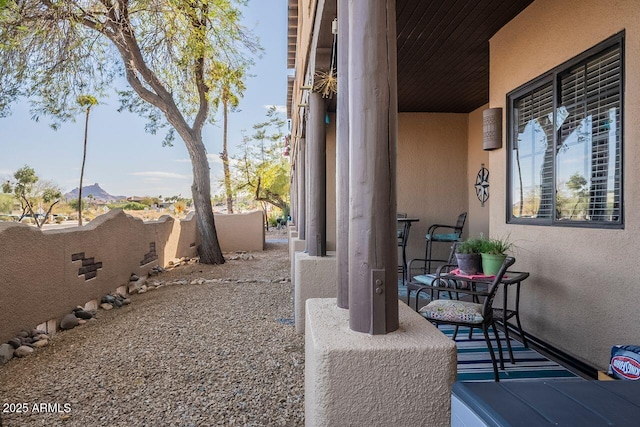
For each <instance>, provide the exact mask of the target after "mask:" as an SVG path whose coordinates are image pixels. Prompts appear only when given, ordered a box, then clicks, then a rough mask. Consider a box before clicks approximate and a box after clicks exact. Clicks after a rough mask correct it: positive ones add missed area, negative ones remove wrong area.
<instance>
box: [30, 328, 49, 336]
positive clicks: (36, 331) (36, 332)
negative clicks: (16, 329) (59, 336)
mask: <svg viewBox="0 0 640 427" xmlns="http://www.w3.org/2000/svg"><path fill="white" fill-rule="evenodd" d="M46 333H47V331H43V330H42V329H32V330H31V336H32V337H35V336H36V335H42V334H46Z"/></svg>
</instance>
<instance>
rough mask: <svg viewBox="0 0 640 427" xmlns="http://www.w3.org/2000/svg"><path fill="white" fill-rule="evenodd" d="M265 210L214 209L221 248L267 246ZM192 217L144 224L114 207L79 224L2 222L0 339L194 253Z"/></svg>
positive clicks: (8, 337)
mask: <svg viewBox="0 0 640 427" xmlns="http://www.w3.org/2000/svg"><path fill="white" fill-rule="evenodd" d="M262 224H263V215H262V213H261V212H252V213H249V214H240V215H216V228H217V231H218V234H219V241H220V246H221V248H222V251H223V252H230V251H238V250H245V251H257V250H263V248H264V231H263V225H262ZM198 243H199V239H198V233H197V225H196V221H195V217H194V216H193V215H190V216H189V217H187V219H185V220H179V221H176V220H174V219H173V218H171V217H169V216H163V217H161V218H160V219H159V220H158V221H152V222H146V223H145V222H142V220H139V219H135V218H132V217H130V216H128V215H126V214H125V213H124V212H123V211H121V210H113V211H110V212H109V213H107V214H105V215H102V216H100V217H98V218H96V219H95V220H94V221H92V222H90V223H89V224H87V225H85V226H84V227H82V228H69V229H61V230H50V231H40V230H38V229H36V228H34V227H31V226H28V225H24V224H15V223H0V343H2V342H6V341H7V340H8V339H10V338H12V337H13V336H15V335H16V334H17V333H18V332H20V331H21V330H23V329H26V330H31V329H32V328H33V327H35V326H36V325H38V324H41V323H44V322H47V321H49V320H51V319H60V318H61V317H62V316H64V315H65V314H67V313H69V312H71V310H72V309H73V308H75V307H76V306H78V305H84V304H85V303H86V302H88V301H92V300H94V299H99V298H101V297H102V296H104V295H106V294H108V293H110V292H113V291H114V290H116V289H117V288H118V287H120V286H123V285H126V284H128V282H129V278H130V276H131V274H132V273H135V274H137V275H138V276H144V275H146V274H147V273H148V272H149V270H151V269H152V268H153V267H156V266H165V265H167V263H168V262H169V261H171V260H173V259H176V258H182V257H194V256H196V255H197V245H198Z"/></svg>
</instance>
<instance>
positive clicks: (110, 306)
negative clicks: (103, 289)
mask: <svg viewBox="0 0 640 427" xmlns="http://www.w3.org/2000/svg"><path fill="white" fill-rule="evenodd" d="M100 308H101V309H103V310H111V309H112V308H113V306H112V305H111V304H109V303H108V302H104V303H102V304H100Z"/></svg>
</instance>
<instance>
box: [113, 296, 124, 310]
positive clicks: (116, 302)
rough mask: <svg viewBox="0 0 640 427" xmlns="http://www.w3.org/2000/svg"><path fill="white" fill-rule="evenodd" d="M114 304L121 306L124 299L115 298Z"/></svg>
mask: <svg viewBox="0 0 640 427" xmlns="http://www.w3.org/2000/svg"><path fill="white" fill-rule="evenodd" d="M113 305H115V306H116V307H118V308H120V307H122V301H120V300H119V299H117V298H116V299H115V300H113Z"/></svg>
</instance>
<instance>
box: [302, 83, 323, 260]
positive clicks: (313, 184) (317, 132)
mask: <svg viewBox="0 0 640 427" xmlns="http://www.w3.org/2000/svg"><path fill="white" fill-rule="evenodd" d="M326 114H327V104H326V102H325V100H324V98H322V95H320V94H319V93H317V92H311V93H310V94H309V121H308V127H307V139H308V143H309V146H308V147H307V148H308V150H309V152H308V163H309V193H308V194H307V197H308V198H309V211H308V212H307V239H306V245H307V252H308V253H309V255H311V256H326V255H327V154H326V151H327V150H326V149H327V137H326V134H327V130H326V124H325V117H326Z"/></svg>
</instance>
